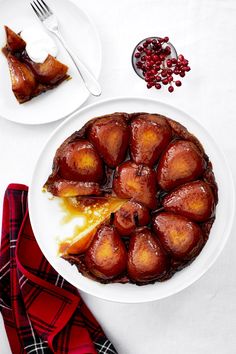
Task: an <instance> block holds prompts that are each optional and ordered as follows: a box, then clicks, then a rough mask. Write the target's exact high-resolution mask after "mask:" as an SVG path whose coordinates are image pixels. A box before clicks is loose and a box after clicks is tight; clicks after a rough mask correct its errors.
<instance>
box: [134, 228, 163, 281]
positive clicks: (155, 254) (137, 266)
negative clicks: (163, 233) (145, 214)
mask: <svg viewBox="0 0 236 354" xmlns="http://www.w3.org/2000/svg"><path fill="white" fill-rule="evenodd" d="M167 270H168V258H167V257H166V255H165V253H164V252H163V250H162V248H161V247H160V244H159V243H158V240H157V238H156V236H155V235H154V234H153V233H152V232H151V231H150V230H149V229H148V228H147V227H143V228H140V229H137V230H136V231H135V232H134V233H133V234H132V236H131V240H130V244H129V250H128V274H129V276H130V278H131V279H132V280H133V281H134V282H138V283H146V282H150V281H154V280H157V279H160V278H161V277H163V276H164V275H165V274H166V272H167Z"/></svg>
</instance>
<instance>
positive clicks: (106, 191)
mask: <svg viewBox="0 0 236 354" xmlns="http://www.w3.org/2000/svg"><path fill="white" fill-rule="evenodd" d="M143 114H147V113H144V112H142V113H132V114H127V113H120V112H118V113H113V114H110V115H105V116H102V117H98V118H94V119H92V120H90V121H89V122H88V123H86V124H85V125H84V127H83V128H81V129H80V130H79V131H76V132H74V133H73V134H72V135H71V136H70V137H68V138H67V139H66V140H65V141H64V142H63V143H62V145H61V146H60V147H59V148H58V150H57V152H56V155H55V157H54V161H53V170H52V174H51V175H50V176H49V178H48V180H47V182H46V183H45V187H46V189H48V190H50V185H52V184H53V183H54V182H55V181H56V180H57V179H58V178H60V176H59V174H58V172H59V168H58V161H59V156H60V153H61V151H62V150H63V148H64V147H65V146H66V145H67V144H68V143H71V142H73V141H76V140H77V139H81V138H87V132H88V129H89V128H90V126H91V125H92V124H93V122H95V121H96V119H99V118H105V117H106V118H108V119H109V117H112V116H116V117H122V118H123V119H125V120H126V121H127V123H128V125H129V124H130V122H131V120H132V119H133V118H135V117H138V116H140V115H143ZM159 116H161V115H159ZM161 117H162V118H165V119H166V121H167V123H168V124H169V126H170V128H171V130H172V139H171V141H170V143H172V142H173V141H174V140H177V139H184V140H188V141H191V142H193V143H194V144H195V145H196V146H197V147H198V148H199V150H200V151H201V152H202V154H203V157H204V159H205V162H206V169H205V171H204V173H203V175H202V176H201V177H200V178H198V179H200V180H203V181H205V182H207V183H208V184H209V185H210V186H211V188H212V192H213V195H214V198H215V205H216V204H217V202H218V188H217V184H216V181H215V177H214V173H213V171H212V164H211V162H210V161H209V158H208V156H207V155H206V153H205V151H204V149H203V147H202V145H201V143H200V142H199V140H198V139H197V138H196V137H195V136H194V135H192V134H191V133H189V132H188V130H187V129H186V128H185V127H184V126H183V125H181V124H180V123H178V122H176V121H174V120H172V119H170V118H166V117H164V116H161ZM128 159H130V153H129V151H127V155H126V158H125V160H124V161H126V160H128ZM157 165H158V162H157V164H156V165H155V166H154V169H156V167H157ZM105 168H106V170H105V176H106V177H105V178H104V180H103V182H102V185H101V189H102V191H103V196H108V195H112V194H113V193H114V192H113V191H112V180H113V176H114V169H111V168H108V167H107V166H106V167H105ZM166 194H167V192H164V191H159V192H158V193H157V195H156V197H157V200H158V207H157V209H156V210H152V211H151V214H152V215H153V216H154V215H155V214H156V213H158V212H159V211H161V210H163V209H164V208H163V206H162V200H163V197H164V196H165V195H166ZM214 220H215V210H214V213H213V214H212V215H211V217H210V218H209V219H208V220H207V221H206V222H203V223H198V225H200V227H201V229H202V231H203V237H204V242H203V245H202V248H203V247H204V245H205V243H206V242H207V240H208V237H209V233H210V230H211V227H212V224H213V222H214ZM110 222H111V220H108V221H106V223H107V224H110ZM148 227H149V228H152V223H151V222H150V224H149V225H148ZM122 239H123V241H124V243H125V246H126V248H127V249H128V245H129V237H122ZM202 248H201V249H202ZM201 249H200V250H199V252H198V254H199V253H200V252H201ZM198 254H196V255H195V257H194V258H193V259H191V261H185V262H184V261H176V260H174V259H173V258H171V257H170V256H168V257H169V258H170V265H171V266H170V268H169V270H168V272H167V273H166V274H165V275H164V277H163V278H161V279H158V280H157V281H164V280H167V279H169V278H171V277H172V276H173V275H174V274H175V273H176V272H177V271H180V270H181V269H183V268H184V267H186V266H187V265H189V264H190V263H192V262H193V261H194V259H195V258H196V257H197V256H198ZM62 258H64V259H65V260H67V261H69V262H70V263H71V264H75V265H76V266H77V268H78V270H79V271H80V272H81V273H82V274H83V275H84V276H86V277H88V278H90V279H93V280H96V281H98V282H101V283H128V282H132V281H131V280H130V279H129V278H128V276H127V274H126V273H125V274H122V275H120V276H119V277H117V278H115V279H113V280H109V281H104V280H101V279H98V278H96V277H95V276H94V275H92V274H91V273H90V272H89V271H88V269H87V268H86V266H85V263H84V254H80V255H73V254H67V255H64V256H62ZM154 282H155V281H152V282H149V283H154ZM136 284H137V285H144V284H147V283H136Z"/></svg>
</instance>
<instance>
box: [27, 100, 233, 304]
mask: <svg viewBox="0 0 236 354" xmlns="http://www.w3.org/2000/svg"><path fill="white" fill-rule="evenodd" d="M119 111H120V112H130V113H131V112H150V113H160V114H164V115H166V116H167V117H170V118H173V119H175V120H177V121H178V122H180V123H181V124H183V125H184V126H185V127H186V128H187V129H188V130H189V131H190V132H191V133H193V134H194V135H196V137H197V138H199V140H200V141H201V143H202V144H203V146H204V148H205V151H206V153H207V154H208V156H209V158H210V160H211V162H212V163H213V169H214V173H215V177H216V181H217V184H218V188H219V203H218V205H217V211H216V220H215V222H214V225H213V227H212V230H211V233H210V237H209V240H208V242H207V243H206V245H205V247H204V248H203V250H202V252H201V253H200V255H199V256H198V257H197V258H196V260H195V261H194V262H193V263H192V264H191V265H190V266H188V267H186V268H185V269H183V270H182V271H180V272H178V273H176V274H175V275H174V276H173V277H172V278H171V279H169V280H167V281H165V282H162V283H158V282H156V283H155V284H151V285H145V286H136V285H133V284H107V285H104V284H100V283H97V282H95V281H93V280H90V279H87V278H86V277H84V276H82V275H81V274H80V273H79V272H78V271H77V268H76V267H75V266H71V265H70V264H69V263H68V262H66V261H64V260H63V259H61V258H59V257H58V256H57V244H56V240H55V236H57V235H59V234H61V233H63V232H66V231H67V230H66V229H63V227H64V226H62V225H61V224H60V220H61V219H62V217H63V212H62V211H61V209H60V208H59V205H58V202H57V201H56V200H53V201H52V200H49V199H48V195H47V194H46V193H42V191H41V190H42V186H43V184H44V183H45V181H46V179H47V177H48V175H49V174H50V172H51V168H52V160H53V157H54V154H55V152H56V149H57V148H58V147H59V145H60V144H61V143H62V142H63V141H64V140H65V139H66V138H67V137H68V136H70V135H71V134H72V133H73V132H74V131H75V130H79V129H80V128H81V127H82V126H83V125H84V124H85V123H86V122H87V121H88V120H89V119H91V118H93V117H98V116H101V115H103V114H108V113H113V112H119ZM29 213H30V219H31V223H32V227H33V230H34V234H35V237H36V239H37V242H38V244H39V246H40V247H41V250H42V252H43V253H44V255H45V257H46V258H47V259H48V261H49V262H50V263H51V265H52V266H53V267H54V268H55V269H56V271H57V272H58V273H60V274H61V275H62V276H63V277H64V278H65V279H66V280H67V281H68V282H70V283H71V284H73V285H74V286H75V287H77V288H79V289H81V290H83V291H85V292H87V293H88V294H91V295H94V296H97V297H99V298H102V299H105V300H111V301H118V302H127V303H138V302H147V301H152V300H157V299H161V298H164V297H167V296H170V295H172V294H175V293H177V292H179V291H180V290H182V289H184V288H186V287H187V286H189V285H191V284H192V283H194V282H195V281H196V280H197V279H199V278H200V277H201V276H202V275H203V274H204V273H205V272H206V271H207V270H208V269H209V268H210V266H211V265H212V264H213V263H214V262H215V260H216V258H217V257H218V256H219V254H220V252H221V251H222V249H223V247H224V245H225V243H226V240H227V238H228V236H229V234H230V230H231V226H232V221H233V217H234V213H235V209H234V184H233V180H232V176H231V172H230V170H229V167H228V165H227V163H226V161H225V158H224V156H223V155H222V153H221V151H220V149H219V148H218V146H217V144H216V143H215V142H214V141H213V140H212V138H211V137H210V135H209V134H208V132H207V131H205V129H204V128H203V127H202V126H201V125H200V124H199V123H198V122H197V121H195V120H194V119H192V118H191V117H190V116H189V115H187V114H186V113H184V112H182V111H180V110H179V109H177V108H175V107H172V106H169V105H167V104H164V103H161V102H157V101H154V100H148V99H143V98H118V99H112V100H108V101H103V102H99V103H97V104H93V105H90V106H87V107H85V108H83V109H80V110H79V112H76V113H75V114H73V115H72V116H71V117H69V118H68V119H67V120H66V121H65V122H63V123H62V124H61V125H60V126H59V127H58V128H57V129H56V130H55V131H54V133H53V134H52V135H51V137H50V138H49V140H48V141H47V143H46V145H45V146H44V148H43V150H42V152H41V154H40V157H39V160H38V162H37V164H36V167H35V170H34V174H33V179H32V183H31V186H30V191H29ZM68 234H70V233H68Z"/></svg>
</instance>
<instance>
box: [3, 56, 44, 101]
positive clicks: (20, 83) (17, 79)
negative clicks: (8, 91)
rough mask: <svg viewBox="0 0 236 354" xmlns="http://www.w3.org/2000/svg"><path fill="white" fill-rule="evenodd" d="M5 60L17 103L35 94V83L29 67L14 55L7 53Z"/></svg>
mask: <svg viewBox="0 0 236 354" xmlns="http://www.w3.org/2000/svg"><path fill="white" fill-rule="evenodd" d="M7 62H8V67H9V71H10V76H11V84H12V91H13V92H14V95H15V96H16V98H17V100H18V102H19V103H24V102H26V101H28V100H29V99H30V98H31V97H32V96H34V95H35V91H36V87H37V83H36V81H35V77H34V75H33V74H32V72H31V71H30V70H29V68H28V67H27V66H26V65H25V64H23V63H22V62H20V61H19V60H18V59H17V58H16V57H15V56H13V55H11V54H8V55H7Z"/></svg>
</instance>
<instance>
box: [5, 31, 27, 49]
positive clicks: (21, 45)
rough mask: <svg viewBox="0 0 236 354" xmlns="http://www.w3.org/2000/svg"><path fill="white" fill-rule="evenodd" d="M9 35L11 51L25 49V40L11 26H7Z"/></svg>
mask: <svg viewBox="0 0 236 354" xmlns="http://www.w3.org/2000/svg"><path fill="white" fill-rule="evenodd" d="M5 32H6V37H7V49H8V50H9V51H10V52H22V51H23V50H24V49H25V46H26V43H25V41H24V40H23V39H22V38H21V37H20V36H19V35H18V34H16V33H15V32H14V31H12V30H11V29H10V28H9V27H7V26H5Z"/></svg>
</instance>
